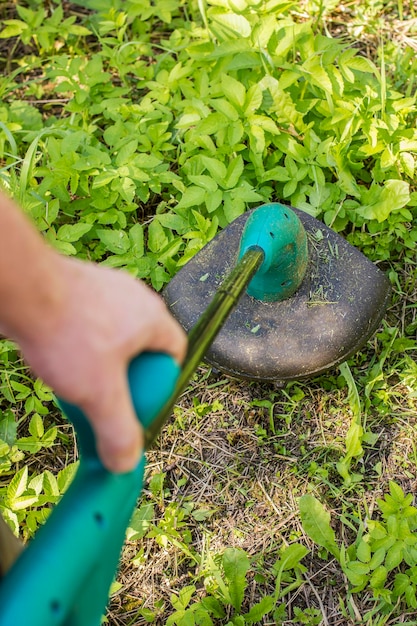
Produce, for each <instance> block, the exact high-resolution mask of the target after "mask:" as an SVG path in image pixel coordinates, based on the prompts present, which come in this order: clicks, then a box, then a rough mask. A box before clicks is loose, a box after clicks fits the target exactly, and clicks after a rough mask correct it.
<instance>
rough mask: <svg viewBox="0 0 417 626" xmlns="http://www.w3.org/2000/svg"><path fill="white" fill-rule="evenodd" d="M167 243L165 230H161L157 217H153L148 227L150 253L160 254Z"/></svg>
mask: <svg viewBox="0 0 417 626" xmlns="http://www.w3.org/2000/svg"><path fill="white" fill-rule="evenodd" d="M167 243H168V238H167V236H166V233H165V230H164V229H163V227H162V225H161V223H160V221H159V219H158V216H156V217H154V219H153V220H152V222H151V223H150V224H149V226H148V247H149V250H151V252H160V251H161V250H163V248H165V246H166V245H167Z"/></svg>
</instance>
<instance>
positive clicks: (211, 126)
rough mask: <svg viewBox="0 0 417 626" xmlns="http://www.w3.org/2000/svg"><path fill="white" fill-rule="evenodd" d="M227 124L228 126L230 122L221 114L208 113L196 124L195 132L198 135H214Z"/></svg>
mask: <svg viewBox="0 0 417 626" xmlns="http://www.w3.org/2000/svg"><path fill="white" fill-rule="evenodd" d="M228 124H230V120H229V119H228V118H227V117H226V116H225V115H223V113H210V114H209V115H207V117H206V118H205V119H204V120H201V122H199V123H198V124H197V126H196V129H195V130H196V132H197V133H198V134H199V135H214V134H215V133H217V131H218V130H220V129H221V128H225V127H226V126H228Z"/></svg>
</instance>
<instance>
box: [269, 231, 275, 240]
mask: <svg viewBox="0 0 417 626" xmlns="http://www.w3.org/2000/svg"><path fill="white" fill-rule="evenodd" d="M269 234H270V235H271V237H272V239H275V235H274V233H273V232H272V231H271V232H270V233H269Z"/></svg>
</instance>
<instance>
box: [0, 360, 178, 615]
mask: <svg viewBox="0 0 417 626" xmlns="http://www.w3.org/2000/svg"><path fill="white" fill-rule="evenodd" d="M179 373H180V368H179V366H178V364H177V363H176V362H175V361H174V359H173V358H172V357H170V356H169V355H166V354H159V353H158V354H156V353H143V354H141V355H140V356H138V357H136V358H135V359H134V360H133V361H132V362H131V364H130V366H129V369H128V379H129V386H130V392H131V396H132V402H133V405H134V407H135V411H136V414H137V416H138V419H139V421H140V422H141V424H142V425H143V427H144V428H145V429H146V428H147V427H149V426H150V425H151V424H152V422H153V420H154V419H155V417H156V416H157V415H158V413H159V412H160V410H161V409H162V408H163V406H164V405H165V404H166V402H167V401H168V400H169V398H170V397H171V396H172V394H173V392H174V390H175V387H176V384H177V380H178V376H179ZM60 405H61V407H62V408H63V410H64V412H65V413H66V415H67V417H68V418H69V419H70V421H71V422H72V423H73V424H74V427H75V430H76V433H77V441H78V444H79V447H80V451H81V460H80V466H79V468H78V471H77V474H76V476H75V478H74V481H73V482H72V484H71V485H70V487H69V489H68V491H67V492H66V493H65V495H64V496H63V498H62V499H61V501H60V502H59V504H58V505H57V506H56V507H55V508H54V510H53V511H52V513H51V515H50V517H49V518H48V520H47V522H46V523H45V525H44V526H43V527H42V528H40V529H39V531H38V532H37V533H36V536H35V537H34V539H33V540H32V541H31V542H30V544H29V546H28V547H27V548H26V550H25V551H24V552H23V553H22V554H21V556H20V557H19V559H18V560H17V561H16V562H15V563H14V565H13V567H12V568H11V569H10V571H9V572H8V573H7V575H6V577H5V578H4V579H3V580H2V581H1V584H0V626H26V624H30V625H31V626H99V624H100V623H101V617H102V615H103V614H104V612H105V607H106V604H107V601H108V594H109V588H110V585H111V583H112V580H113V578H114V576H115V573H116V569H117V565H118V561H119V556H120V551H121V549H122V546H123V542H124V538H125V531H126V528H127V526H128V524H129V520H130V518H131V516H132V513H133V511H134V508H135V505H136V501H137V498H138V496H139V494H140V492H141V489H142V483H143V475H144V470H145V455H142V458H141V460H140V462H139V464H138V465H137V467H136V468H135V469H134V470H133V471H132V472H128V473H125V474H113V473H111V472H109V471H108V470H107V469H106V468H105V467H104V466H103V465H102V463H101V461H100V459H99V457H98V455H97V450H96V445H95V438H94V433H93V431H92V429H91V427H90V425H89V422H88V421H87V419H86V417H85V416H84V414H83V413H82V411H80V410H79V409H78V408H77V407H75V406H73V405H71V404H68V403H66V402H65V401H60Z"/></svg>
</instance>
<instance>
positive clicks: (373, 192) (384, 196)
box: [357, 179, 410, 222]
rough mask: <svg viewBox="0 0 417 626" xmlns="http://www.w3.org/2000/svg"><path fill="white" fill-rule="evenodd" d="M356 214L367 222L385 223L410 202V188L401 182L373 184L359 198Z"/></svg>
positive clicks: (389, 181) (387, 181) (392, 181)
mask: <svg viewBox="0 0 417 626" xmlns="http://www.w3.org/2000/svg"><path fill="white" fill-rule="evenodd" d="M361 201H362V206H359V207H358V209H357V212H358V213H359V215H361V216H362V217H364V218H366V219H369V220H377V221H378V222H383V221H385V220H386V219H387V218H388V217H389V215H390V214H391V213H392V212H393V211H398V210H399V209H401V208H402V207H404V206H406V204H407V203H408V202H409V201H410V186H409V184H408V183H406V182H405V181H403V180H395V179H394V180H386V181H385V183H384V185H383V186H380V185H378V184H376V183H373V184H372V185H371V187H370V188H369V189H368V190H366V191H364V192H363V193H362V196H361Z"/></svg>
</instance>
